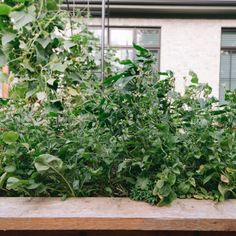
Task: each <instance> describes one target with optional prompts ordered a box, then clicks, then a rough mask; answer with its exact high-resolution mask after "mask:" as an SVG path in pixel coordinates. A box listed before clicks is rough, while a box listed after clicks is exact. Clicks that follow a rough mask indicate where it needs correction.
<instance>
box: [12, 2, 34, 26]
mask: <svg viewBox="0 0 236 236" xmlns="http://www.w3.org/2000/svg"><path fill="white" fill-rule="evenodd" d="M35 16H36V14H35V7H34V6H31V7H29V8H28V11H14V12H11V14H10V17H11V20H12V22H13V25H14V29H17V30H19V29H21V28H22V27H24V26H25V25H27V24H29V23H31V22H33V21H35V19H36V18H35Z"/></svg>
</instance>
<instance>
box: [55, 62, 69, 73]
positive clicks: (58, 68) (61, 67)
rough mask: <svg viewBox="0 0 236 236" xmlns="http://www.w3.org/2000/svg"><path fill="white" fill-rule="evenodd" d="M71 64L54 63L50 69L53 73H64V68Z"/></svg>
mask: <svg viewBox="0 0 236 236" xmlns="http://www.w3.org/2000/svg"><path fill="white" fill-rule="evenodd" d="M70 64H71V63H70V62H69V61H67V62H65V63H64V64H62V63H61V62H58V63H55V64H52V65H51V69H52V70H53V71H59V72H65V70H66V68H67V67H68V66H69V65H70Z"/></svg>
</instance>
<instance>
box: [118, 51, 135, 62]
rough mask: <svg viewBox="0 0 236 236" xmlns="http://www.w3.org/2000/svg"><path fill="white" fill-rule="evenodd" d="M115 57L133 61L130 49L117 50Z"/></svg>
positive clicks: (132, 53)
mask: <svg viewBox="0 0 236 236" xmlns="http://www.w3.org/2000/svg"><path fill="white" fill-rule="evenodd" d="M116 57H117V58H119V59H120V60H125V59H133V58H134V50H132V49H117V52H116Z"/></svg>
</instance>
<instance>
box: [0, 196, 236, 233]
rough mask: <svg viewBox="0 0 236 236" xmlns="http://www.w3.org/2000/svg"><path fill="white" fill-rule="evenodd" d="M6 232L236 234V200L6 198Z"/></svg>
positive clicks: (1, 219)
mask: <svg viewBox="0 0 236 236" xmlns="http://www.w3.org/2000/svg"><path fill="white" fill-rule="evenodd" d="M0 230H179V231H181V230H184V231H235V232H236V200H229V201H226V202H224V203H219V204H217V203H215V202H212V201H203V200H193V199H188V200H176V201H175V202H174V203H173V204H172V205H171V206H170V207H161V208H160V207H156V206H150V205H149V204H147V203H144V202H135V201H132V200H130V199H127V198H71V199H67V200H66V201H61V200H60V199H59V198H0Z"/></svg>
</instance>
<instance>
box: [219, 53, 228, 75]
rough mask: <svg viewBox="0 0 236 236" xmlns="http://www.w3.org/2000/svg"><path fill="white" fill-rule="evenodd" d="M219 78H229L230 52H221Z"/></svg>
mask: <svg viewBox="0 0 236 236" xmlns="http://www.w3.org/2000/svg"><path fill="white" fill-rule="evenodd" d="M220 78H221V79H223V78H230V52H226V51H223V52H222V53H221V66H220Z"/></svg>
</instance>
